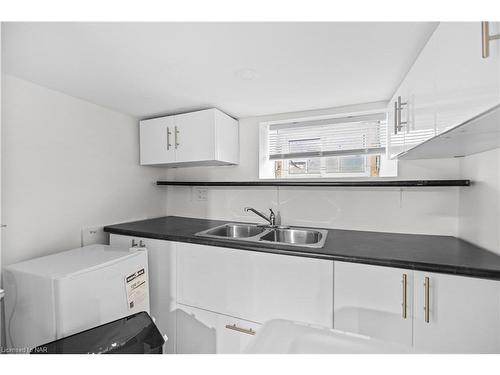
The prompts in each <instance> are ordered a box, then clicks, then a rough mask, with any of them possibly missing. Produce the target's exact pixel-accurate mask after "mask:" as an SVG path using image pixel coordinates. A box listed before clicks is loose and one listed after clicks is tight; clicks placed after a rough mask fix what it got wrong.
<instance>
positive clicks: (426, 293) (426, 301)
mask: <svg viewBox="0 0 500 375" xmlns="http://www.w3.org/2000/svg"><path fill="white" fill-rule="evenodd" d="M429 284H430V283H429V278H428V277H426V278H425V279H424V313H425V314H424V319H425V322H426V323H429V316H430V313H429V312H430V303H429V301H430V298H429Z"/></svg>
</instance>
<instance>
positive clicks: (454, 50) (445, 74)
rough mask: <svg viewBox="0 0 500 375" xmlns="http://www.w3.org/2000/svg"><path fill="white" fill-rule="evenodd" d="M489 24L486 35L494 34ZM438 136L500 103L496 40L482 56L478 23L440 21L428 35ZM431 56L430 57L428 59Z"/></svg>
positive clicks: (499, 43)
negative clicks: (432, 32) (431, 50)
mask: <svg viewBox="0 0 500 375" xmlns="http://www.w3.org/2000/svg"><path fill="white" fill-rule="evenodd" d="M497 26H498V25H497V24H496V23H494V22H490V34H495V33H497V32H498V30H497ZM432 39H433V40H432V42H433V43H434V44H435V45H436V46H439V50H437V51H436V53H435V54H433V55H435V57H434V66H435V86H436V115H437V117H436V126H437V130H438V133H441V132H443V131H445V130H447V129H450V128H452V127H454V126H456V125H459V124H461V123H462V122H464V121H466V120H468V119H470V118H471V117H474V116H476V115H477V114H479V113H481V112H484V111H485V110H487V109H490V108H491V107H493V106H494V105H496V104H499V103H500V85H499V68H498V66H499V64H500V60H499V50H500V48H499V47H500V41H498V40H497V41H491V42H490V43H489V45H490V56H489V57H487V58H483V57H482V44H481V23H480V22H442V23H440V25H439V26H438V28H437V29H436V32H435V33H434V35H433V36H432ZM431 57H432V56H431Z"/></svg>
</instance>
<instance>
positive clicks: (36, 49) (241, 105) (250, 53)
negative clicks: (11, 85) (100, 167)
mask: <svg viewBox="0 0 500 375" xmlns="http://www.w3.org/2000/svg"><path fill="white" fill-rule="evenodd" d="M435 26H436V24H435V23H430V22H422V23H417V22H404V23H387V22H379V23H369V22H361V23H354V22H344V23H342V22H331V23H3V29H2V38H3V40H2V48H3V51H2V57H3V70H4V71H5V72H6V73H9V74H13V75H15V76H18V77H20V78H24V79H26V80H29V81H32V82H35V83H37V84H40V85H42V86H46V87H49V88H52V89H55V90H58V91H61V92H64V93H67V94H69V95H72V96H75V97H79V98H82V99H85V100H87V101H90V102H93V103H96V104H99V105H102V106H105V107H108V108H112V109H114V110H117V111H120V112H123V113H127V114H131V115H133V116H136V117H139V118H146V117H152V116H155V115H160V114H170V113H178V112H184V111H188V110H194V109H201V108H207V107H217V108H220V109H221V110H223V111H225V112H227V113H229V114H231V115H233V116H235V117H246V116H253V115H262V114H270V113H281V112H292V111H300V110H307V109H316V108H327V107H336V106H341V105H348V104H356V103H365V102H373V101H379V100H388V99H389V98H390V97H391V96H392V94H393V92H394V91H395V89H396V88H397V85H398V84H399V82H400V81H401V80H402V78H403V76H404V74H405V73H406V72H407V71H408V69H409V68H410V66H411V64H412V62H413V61H414V59H415V57H416V56H417V55H418V52H419V51H420V49H421V48H422V47H423V45H424V44H425V42H426V41H427V39H428V37H429V36H430V34H431V33H432V31H433V30H434V28H435Z"/></svg>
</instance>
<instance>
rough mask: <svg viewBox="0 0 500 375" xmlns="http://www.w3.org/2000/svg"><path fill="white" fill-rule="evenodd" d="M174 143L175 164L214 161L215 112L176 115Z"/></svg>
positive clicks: (211, 110) (206, 111) (209, 110)
mask: <svg viewBox="0 0 500 375" xmlns="http://www.w3.org/2000/svg"><path fill="white" fill-rule="evenodd" d="M174 117H175V127H174V143H175V150H176V153H177V154H176V155H177V162H193V161H204V160H207V161H208V160H214V159H215V146H216V145H215V111H214V110H213V109H207V110H204V111H197V112H191V113H184V114H182V115H176V116H174Z"/></svg>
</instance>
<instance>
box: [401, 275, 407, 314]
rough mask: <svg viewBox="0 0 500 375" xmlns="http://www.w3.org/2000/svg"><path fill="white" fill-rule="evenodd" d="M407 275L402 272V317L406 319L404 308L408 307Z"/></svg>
mask: <svg viewBox="0 0 500 375" xmlns="http://www.w3.org/2000/svg"><path fill="white" fill-rule="evenodd" d="M407 301H408V275H407V274H406V273H403V314H402V316H403V319H406V317H407V314H406V310H407V308H408V302H407Z"/></svg>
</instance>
